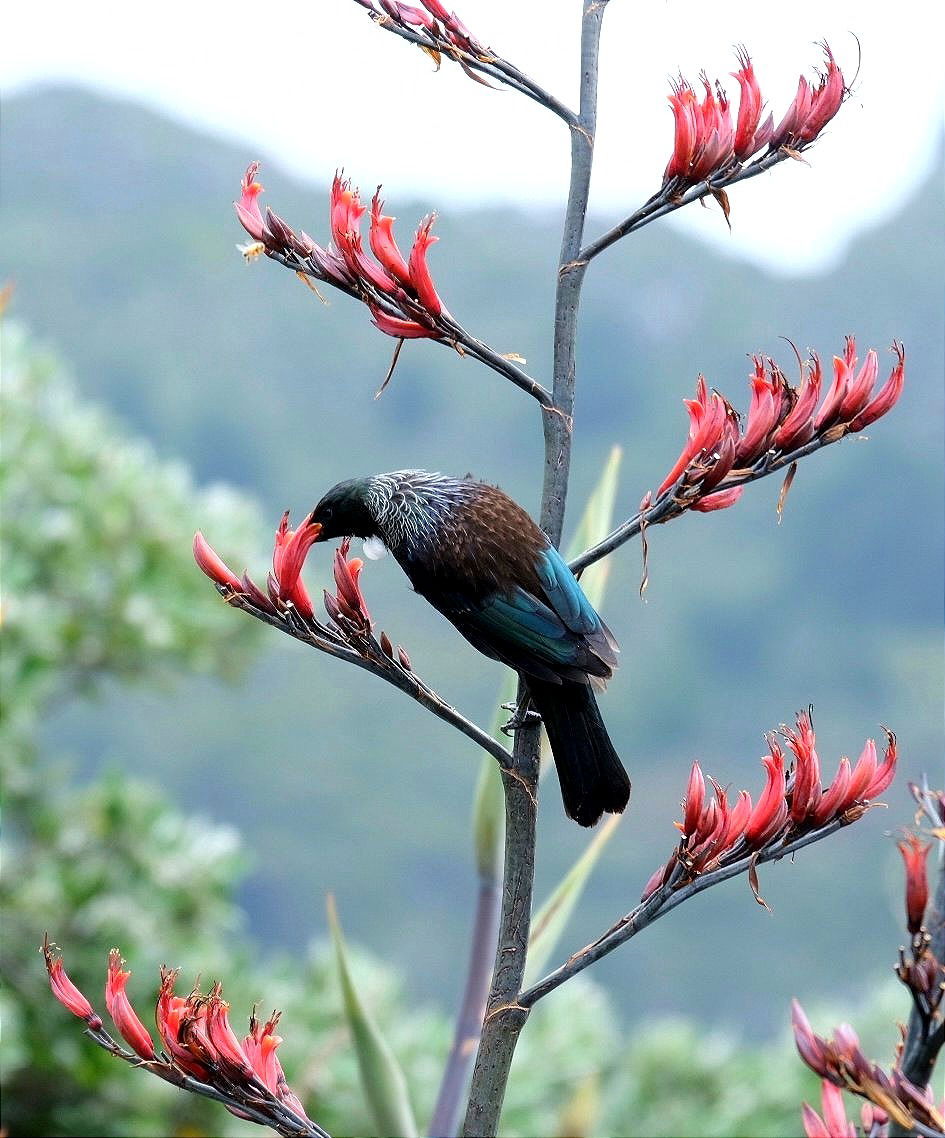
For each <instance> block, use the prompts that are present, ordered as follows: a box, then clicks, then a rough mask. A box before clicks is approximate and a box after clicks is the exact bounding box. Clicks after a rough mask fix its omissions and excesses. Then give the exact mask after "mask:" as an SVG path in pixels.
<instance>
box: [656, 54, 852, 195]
mask: <svg viewBox="0 0 945 1138" xmlns="http://www.w3.org/2000/svg"><path fill="white" fill-rule="evenodd" d="M823 48H824V56H825V69H824V71H823V72H820V73H818V79H817V82H816V83H811V82H809V81H808V80H807V79H806V78H804V76H803V75H802V76H801V78H800V82H799V83H798V88H797V94H796V96H795V97H794V101H793V102H792V103H791V105H790V106H789V107H788V109H787V111H786V112H785V114H784V117H783V118H782V119H781V121H780V122H779V123H778V125H777V126H775V125H774V120H773V118H772V116H771V115H770V114H769V115H768V116H767V118H765V120H764V122H762V121H761V112H762V109H763V100H762V96H761V88H760V87H759V85H758V80H757V78H756V76H755V70H754V67H753V66H752V62H751V59H750V58H749V56H748V53H747V52H746V51H745V49H744V48H739V49H738V62H739V65H740V66H739V69H738V71H734V72H732V76H733V78H734V79H736V80H737V82H738V86H739V92H740V94H739V104H738V114H737V116H736V119H735V121H734V122H733V121H732V110H731V104H730V103H729V100H728V96H727V95H726V93H725V91H724V90H723V89H722V86H721V84H720V83H719V82H718V81H716V82H715V84H713V83H711V82H710V81H709V78H708V76H707V75H705V73H703V74H702V75H701V76H700V81H701V83H702V86H703V89H704V92H705V93H704V95H703V97H702V98H701V99H700V98H699V97H698V96H697V94H696V92H695V91H694V90H693V88H692V87H691V85H690V84H689V83H687V82H686V80H685V79H683V78H682V76H680V77H679V78H678V79H677V80H676V81H675V82H674V83H673V92H672V94H671V95H670V96H669V103H670V106H671V107H672V111H673V118H674V120H675V137H674V142H673V153H672V156H671V157H670V160H669V162H668V164H667V166H666V171H665V173H664V175H663V189H664V191H665V190H667V189H669V188H671V189H672V190H673V191H674V192H676V191H679V190H682V189H683V188H685V187H687V186H692V185H696V184H697V183H699V182H704V181H707V180H710V179H716V180H717V179H724V178H725V177H726V176H727V175H730V174H733V173H736V172H737V171H738V170H739V169H740V168H741V167H742V165H743V164H744V163H745V162H747V161H748V160H749V159H750V158H752V157H754V155H756V154H757V153H758V152H759V151H760V150H762V149H764V148H767V150H768V152H769V153H770V152H775V151H778V150H781V149H785V150H787V151H788V152H790V153H793V154H797V153H799V152H800V151H801V150H803V149H804V148H805V147H807V146H809V145H810V144H811V143H812V142H814V141H815V139H816V138H817V137H818V135H819V134H820V133H821V131H822V130H823V129H824V127H825V126H826V125H827V123H828V122H830V120H831V119H832V118H833V117H834V115H835V114H836V113H837V111H838V110H839V109H840V105H841V104H842V102H843V99H844V95H845V94H846V91H847V88H846V84H845V81H844V78H843V72H842V71H841V70H840V68H839V67H838V65H837V63H836V61H835V60H834V57H833V53H832V52H831V50H830V48H829V47H828V46H827V45H826V44H824V45H823Z"/></svg>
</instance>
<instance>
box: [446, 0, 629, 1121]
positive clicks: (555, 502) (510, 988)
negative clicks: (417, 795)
mask: <svg viewBox="0 0 945 1138" xmlns="http://www.w3.org/2000/svg"><path fill="white" fill-rule="evenodd" d="M585 4H586V6H585V8H584V14H583V18H582V22H581V103H580V112H579V115H578V120H577V122H576V123H575V124H574V125H573V126H572V127H571V182H570V189H569V192H568V205H567V210H566V213H565V221H564V233H563V236H562V242H561V255H560V261H559V268H558V282H557V290H556V296H555V323H554V383H553V388H552V396H553V406H552V408H551V409H548V408H543V425H544V436H545V469H544V479H543V484H542V496H541V514H540V520H541V526H542V528H543V529H544V530H545V532H546V533H547V534H548V536H549V537H550V538H551V540H552V541H553V542H554V543H555V545H557V544H558V543H559V542H560V540H561V531H562V528H563V526H564V511H565V506H566V504H567V493H568V476H569V472H570V467H571V429H572V417H573V410H574V384H575V341H576V336H577V318H578V307H579V304H580V297H581V285H582V283H583V280H584V267H583V266H582V265H579V264H577V263H576V259H577V255H578V253H579V251H580V248H581V241H582V240H583V236H584V223H585V218H586V216H587V203H588V195H589V192H590V183H591V168H592V164H593V151H594V133H595V131H596V129H597V70H598V57H599V50H600V30H601V23H602V21H603V17H604V11H605V9H606V6H607V0H585ZM522 694H523V693H522V692H521V690H520V692H519V696H520V698H521V696H522ZM540 755H541V746H540V731H539V729H538V728H537V727H524V728H521V729H520V730H519V731H518V732H517V734H516V737H515V747H514V749H513V762H512V769H511V770H510V771H506V770H503V772H502V778H503V784H504V788H505V802H506V807H505V817H506V846H505V879H504V889H503V897H502V917H501V924H500V929H499V943H498V947H497V950H496V963H495V971H494V973H493V981H492V989H491V992H490V995H489V1004H488V1007H487V1010H486V1017H485V1020H484V1021H483V1027H482V1036H481V1038H480V1042H479V1051H478V1054H477V1056H476V1065H475V1068H474V1070H473V1077H472V1085H471V1088H470V1095H469V1105H468V1108H467V1112H466V1121H465V1125H464V1128H463V1133H464V1135H467V1136H472V1135H476V1136H482V1135H488V1136H491V1135H495V1134H496V1133H497V1131H498V1125H499V1117H500V1115H501V1112H502V1103H503V1100H504V1098H505V1088H506V1085H507V1084H508V1078H509V1069H510V1067H511V1063H512V1056H513V1055H514V1053H515V1047H516V1044H517V1043H518V1037H519V1034H520V1033H521V1030H522V1028H523V1027H524V1026H525V1021H526V1019H527V1018H528V1012H527V1010H526V1009H525V1008H523V1007H521V1006H520V1005H519V1003H518V997H519V995H520V993H521V990H522V983H523V979H524V975H525V960H526V955H527V949H528V931H529V922H530V919H531V907H532V892H533V888H534V877H535V823H536V815H537V806H538V802H537V789H538V769H539V761H540Z"/></svg>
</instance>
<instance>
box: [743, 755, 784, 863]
mask: <svg viewBox="0 0 945 1138" xmlns="http://www.w3.org/2000/svg"><path fill="white" fill-rule="evenodd" d="M761 762H762V764H763V765H764V768H765V770H766V771H767V772H768V781H767V783H766V784H765V788H764V790H763V791H762V792H761V795H760V797H759V799H758V805H757V806H756V807H755V808H754V810H753V811H752V812H751V817H750V818H749V819H748V825H747V826H746V827H745V840H746V841H747V842H748V843H749V845H752V846H763V845H764V844H765V843H766V842H768V841H770V840H771V838H773V837H774V835H775V834H776V833H777V832H778V831H779V830H780V829H781V827H782V826H783V825H784V823H785V822H786V821H787V802H786V801H785V798H784V795H785V789H786V788H785V780H784V756H783V755H782V754H781V752H780V751H777V752H776V753H775V754H772V755H765V757H764V758H763V759H762V760H761Z"/></svg>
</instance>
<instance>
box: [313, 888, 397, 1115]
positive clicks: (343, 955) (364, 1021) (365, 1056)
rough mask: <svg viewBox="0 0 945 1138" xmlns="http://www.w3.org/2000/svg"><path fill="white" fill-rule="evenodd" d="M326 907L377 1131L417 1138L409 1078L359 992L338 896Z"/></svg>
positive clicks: (342, 992) (328, 902)
mask: <svg viewBox="0 0 945 1138" xmlns="http://www.w3.org/2000/svg"><path fill="white" fill-rule="evenodd" d="M327 909H328V924H329V927H330V928H331V939H332V942H333V944H334V947H335V961H336V963H337V965H338V979H339V980H340V982H341V994H342V1001H343V1003H344V1010H345V1018H346V1019H347V1021H348V1027H349V1028H350V1029H351V1037H352V1039H353V1041H354V1049H355V1053H356V1054H357V1057H358V1068H359V1070H360V1072H361V1085H362V1087H363V1088H364V1097H365V1099H366V1100H367V1103H368V1106H369V1108H370V1110H371V1114H372V1115H373V1116H374V1125H375V1132H376V1133H377V1134H383V1135H385V1136H389V1138H417V1134H418V1130H417V1123H416V1120H415V1119H414V1116H413V1110H412V1109H411V1106H410V1099H409V1096H408V1094H407V1080H406V1079H405V1078H404V1073H403V1071H402V1070H401V1068H400V1064H399V1063H398V1062H397V1059H396V1058H395V1056H394V1053H393V1051H391V1049H390V1046H389V1045H388V1043H387V1040H386V1039H385V1038H384V1036H383V1035H382V1034H381V1031H380V1028H379V1027H378V1026H377V1024H376V1023H375V1022H374V1019H373V1018H372V1016H371V1015H370V1013H369V1012H368V1010H367V1008H365V1006H364V1004H363V1003H362V1001H361V997H360V996H359V995H358V990H357V988H356V987H355V985H354V981H353V980H352V978H351V972H350V969H349V968H348V952H347V948H346V947H345V941H344V936H343V935H342V932H341V925H340V924H339V923H338V912H337V910H336V908H335V899H334V897H332V896H331V895H330V894H329V896H328V899H327Z"/></svg>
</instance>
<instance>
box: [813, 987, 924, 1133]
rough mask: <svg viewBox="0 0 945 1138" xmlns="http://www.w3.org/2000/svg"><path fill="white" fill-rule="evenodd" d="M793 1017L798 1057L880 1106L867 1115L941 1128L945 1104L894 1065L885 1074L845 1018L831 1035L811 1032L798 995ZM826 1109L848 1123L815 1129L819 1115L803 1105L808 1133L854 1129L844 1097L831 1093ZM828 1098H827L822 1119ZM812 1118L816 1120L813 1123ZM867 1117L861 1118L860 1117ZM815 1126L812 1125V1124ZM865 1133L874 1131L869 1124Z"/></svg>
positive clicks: (907, 1124)
mask: <svg viewBox="0 0 945 1138" xmlns="http://www.w3.org/2000/svg"><path fill="white" fill-rule="evenodd" d="M791 1022H792V1025H793V1027H794V1042H795V1043H796V1044H797V1050H798V1052H799V1053H800V1056H801V1058H802V1059H803V1060H804V1062H805V1063H806V1064H807V1066H808V1067H810V1069H811V1070H812V1071H814V1072H815V1074H818V1075H820V1077H821V1078H822V1079H825V1080H827V1081H828V1082H830V1083H831V1084H833V1085H834V1086H836V1087H839V1088H842V1089H844V1090H848V1091H851V1092H852V1093H853V1094H856V1095H859V1096H860V1097H861V1098H865V1099H866V1100H867V1101H868V1102H870V1103H872V1104H873V1106H874V1107H876V1108H878V1110H875V1111H872V1112H870V1115H869V1119H868V1121H869V1122H870V1123H871V1124H872V1123H875V1124H876V1125H877V1127H882V1126H884V1125H885V1123H886V1121H887V1116H888V1118H889V1119H891V1120H892V1121H893V1122H895V1123H896V1124H897V1125H898V1126H900V1127H903V1128H904V1129H906V1130H908V1131H912V1130H913V1129H914V1128H915V1126H916V1124H919V1125H921V1126H926V1127H930V1128H932V1129H934V1130H936V1131H942V1130H945V1117H943V1113H945V1106H942V1107H939V1106H937V1105H936V1104H935V1102H934V1101H933V1099H932V1096H931V1094H930V1093H929V1091H928V1090H925V1089H923V1088H921V1087H917V1086H916V1085H915V1084H914V1083H911V1082H910V1081H909V1080H908V1079H907V1078H905V1076H904V1075H903V1074H902V1073H901V1071H899V1070H898V1068H896V1067H893V1069H892V1070H891V1072H889V1073H888V1074H887V1073H886V1071H884V1070H883V1069H882V1068H881V1067H880V1066H879V1065H878V1064H876V1063H871V1062H870V1060H869V1059H867V1058H866V1056H865V1055H864V1054H863V1052H862V1051H861V1050H860V1041H859V1038H858V1037H857V1034H856V1032H855V1031H854V1030H853V1028H852V1027H850V1026H849V1024H841V1025H840V1026H839V1027H838V1028H837V1029H836V1030H835V1031H834V1033H833V1039H824V1038H822V1037H821V1036H819V1035H815V1034H814V1031H813V1029H812V1028H811V1025H810V1022H809V1021H808V1019H807V1016H806V1015H805V1014H804V1010H803V1008H802V1007H801V1005H800V1004H799V1003H798V1002H797V1000H794V1001H792V1004H791ZM827 1101H828V1102H829V1104H830V1106H829V1109H830V1113H831V1116H832V1120H833V1122H839V1119H840V1117H841V1116H842V1117H843V1119H844V1124H845V1126H846V1128H837V1129H834V1128H830V1129H827V1130H823V1129H818V1128H817V1127H816V1124H819V1123H821V1120H820V1119H819V1118H818V1117H817V1115H816V1114H815V1113H814V1111H812V1110H811V1109H810V1107H807V1108H806V1109H805V1111H804V1128H805V1131H806V1133H807V1134H808V1136H809V1138H818V1136H819V1135H823V1134H826V1135H828V1138H833V1136H834V1135H841V1136H843V1135H847V1134H855V1131H854V1130H853V1129H852V1128H851V1127H850V1125H849V1124H848V1123H846V1118H845V1115H843V1107H842V1103H839V1104H838V1103H837V1098H836V1095H834V1094H833V1093H831V1095H830V1098H829V1100H827ZM826 1118H827V1102H825V1121H826ZM815 1120H816V1124H815ZM866 1121H867V1119H866V1118H864V1122H866ZM811 1127H814V1129H811ZM866 1132H867V1133H873V1131H872V1129H871V1128H869V1127H868V1128H867V1131H866Z"/></svg>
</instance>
